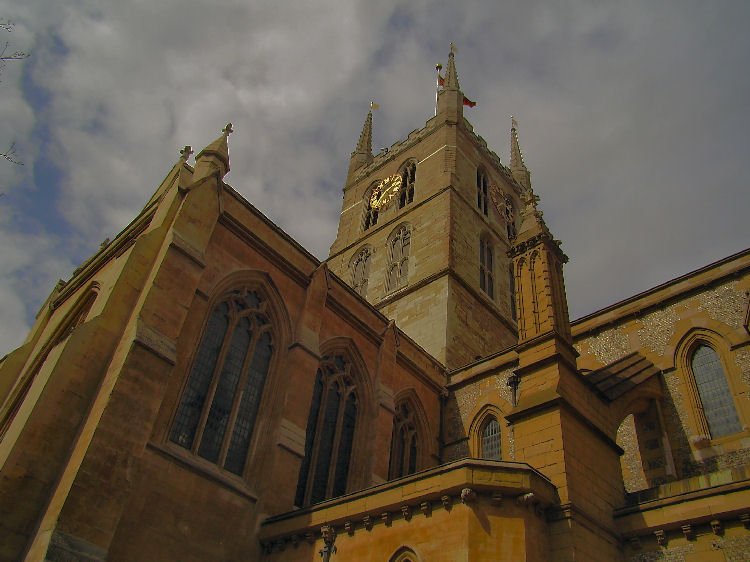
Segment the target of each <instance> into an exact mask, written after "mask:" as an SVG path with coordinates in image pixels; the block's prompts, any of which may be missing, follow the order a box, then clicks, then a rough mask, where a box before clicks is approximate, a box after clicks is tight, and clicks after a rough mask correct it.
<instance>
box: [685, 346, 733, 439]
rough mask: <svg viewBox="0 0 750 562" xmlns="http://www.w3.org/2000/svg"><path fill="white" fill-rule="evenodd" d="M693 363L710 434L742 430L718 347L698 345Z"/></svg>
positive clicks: (728, 433)
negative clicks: (716, 349) (717, 350)
mask: <svg viewBox="0 0 750 562" xmlns="http://www.w3.org/2000/svg"><path fill="white" fill-rule="evenodd" d="M690 367H691V369H692V371H693V378H694V379H695V386H696V387H697V389H698V395H699V396H700V401H701V405H702V407H703V415H704V416H705V418H706V423H707V424H708V430H709V432H710V433H711V438H712V439H717V438H719V437H724V436H725V435H731V434H733V433H739V432H740V431H742V425H741V424H740V420H739V417H738V416H737V409H736V408H735V405H734V400H733V398H732V392H731V390H730V389H729V384H728V383H727V378H726V376H725V375H724V369H723V367H722V365H721V359H720V358H719V355H718V354H717V353H716V351H715V350H714V349H713V348H711V347H708V346H707V345H699V346H698V347H696V348H695V351H693V355H692V358H691V360H690Z"/></svg>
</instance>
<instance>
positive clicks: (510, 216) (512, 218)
mask: <svg viewBox="0 0 750 562" xmlns="http://www.w3.org/2000/svg"><path fill="white" fill-rule="evenodd" d="M505 230H506V232H507V233H508V240H510V241H513V240H514V239H515V238H516V211H515V209H514V208H513V201H512V200H511V199H510V198H508V204H507V222H506V224H505Z"/></svg>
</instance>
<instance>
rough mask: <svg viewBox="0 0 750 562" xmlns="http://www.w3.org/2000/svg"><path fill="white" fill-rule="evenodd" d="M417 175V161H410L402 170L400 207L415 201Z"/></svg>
mask: <svg viewBox="0 0 750 562" xmlns="http://www.w3.org/2000/svg"><path fill="white" fill-rule="evenodd" d="M416 177H417V163H416V162H413V161H412V162H409V163H408V164H407V165H406V166H405V167H404V169H403V170H401V194H400V195H399V200H398V208H399V209H403V208H404V207H405V206H406V205H408V204H409V203H411V202H412V201H414V182H415V181H416Z"/></svg>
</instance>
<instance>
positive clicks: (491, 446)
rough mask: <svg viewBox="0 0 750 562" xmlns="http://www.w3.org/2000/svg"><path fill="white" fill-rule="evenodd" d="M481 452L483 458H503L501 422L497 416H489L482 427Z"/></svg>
mask: <svg viewBox="0 0 750 562" xmlns="http://www.w3.org/2000/svg"><path fill="white" fill-rule="evenodd" d="M480 435H481V441H480V446H481V454H482V458H483V459H492V460H498V461H499V460H501V458H502V450H501V446H500V423H499V422H498V421H497V418H496V417H495V416H488V417H487V419H486V420H485V422H484V425H482V429H481V434H480Z"/></svg>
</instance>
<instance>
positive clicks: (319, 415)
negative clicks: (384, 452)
mask: <svg viewBox="0 0 750 562" xmlns="http://www.w3.org/2000/svg"><path fill="white" fill-rule="evenodd" d="M351 370H352V365H351V363H350V362H349V361H348V360H347V359H346V358H345V357H344V356H343V355H341V354H333V355H328V356H324V357H323V359H322V360H321V363H320V366H319V367H318V372H317V375H316V379H315V387H314V390H313V398H312V403H311V404H310V414H309V416H308V419H307V432H306V438H305V456H304V458H303V459H302V466H301V467H300V472H299V478H298V481H297V493H296V496H295V502H294V503H295V504H296V505H298V506H303V505H311V504H315V503H318V502H321V501H323V500H325V499H328V498H332V497H336V496H340V495H343V494H345V493H346V491H347V484H348V481H349V464H350V461H351V454H352V446H353V444H354V432H355V429H356V427H357V413H358V410H359V402H358V394H357V387H356V384H355V382H354V378H353V375H352V372H351Z"/></svg>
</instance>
